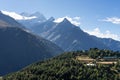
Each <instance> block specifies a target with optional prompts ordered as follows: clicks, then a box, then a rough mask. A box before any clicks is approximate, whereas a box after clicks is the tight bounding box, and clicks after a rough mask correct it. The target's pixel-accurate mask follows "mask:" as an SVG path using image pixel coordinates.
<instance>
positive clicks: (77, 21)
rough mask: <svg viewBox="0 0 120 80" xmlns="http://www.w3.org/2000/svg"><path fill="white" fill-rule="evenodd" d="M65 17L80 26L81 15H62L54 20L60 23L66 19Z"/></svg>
mask: <svg viewBox="0 0 120 80" xmlns="http://www.w3.org/2000/svg"><path fill="white" fill-rule="evenodd" d="M64 18H66V19H68V20H69V21H70V22H71V23H72V24H74V25H76V26H80V24H81V23H80V17H73V18H71V17H68V16H65V17H61V18H58V19H55V21H54V22H56V23H60V22H62V21H63V20H64Z"/></svg>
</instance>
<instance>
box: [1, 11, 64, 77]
mask: <svg viewBox="0 0 120 80" xmlns="http://www.w3.org/2000/svg"><path fill="white" fill-rule="evenodd" d="M62 52H63V50H62V49H61V48H59V47H58V46H57V45H55V44H54V43H52V42H50V41H48V40H45V39H43V38H42V37H39V36H36V35H34V34H32V33H30V32H28V31H27V30H26V29H25V28H24V26H22V25H21V24H19V23H18V22H16V20H14V19H12V18H11V17H9V16H6V15H4V14H2V13H1V12H0V76H1V75H5V74H7V73H10V72H14V71H17V70H19V69H21V68H23V67H25V66H27V65H28V64H31V63H33V62H36V61H39V60H44V59H46V58H50V57H53V56H55V55H58V54H60V53H62Z"/></svg>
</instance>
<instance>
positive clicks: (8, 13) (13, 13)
mask: <svg viewBox="0 0 120 80" xmlns="http://www.w3.org/2000/svg"><path fill="white" fill-rule="evenodd" d="M1 12H2V13H3V14H5V15H8V16H10V17H12V18H14V19H15V20H31V19H35V18H37V17H36V16H30V17H27V16H22V15H20V14H17V13H16V12H9V11H4V10H2V11H1Z"/></svg>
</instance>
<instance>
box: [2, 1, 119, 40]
mask: <svg viewBox="0 0 120 80" xmlns="http://www.w3.org/2000/svg"><path fill="white" fill-rule="evenodd" d="M0 10H7V11H14V12H18V13H21V12H29V13H33V12H36V11H39V12H41V13H43V14H44V15H45V16H46V17H47V18H49V17H51V16H53V17H55V18H59V17H64V16H69V17H76V16H77V17H80V20H79V22H80V23H81V24H80V27H81V28H82V29H84V30H86V31H87V32H89V33H91V34H92V33H93V34H95V31H96V32H98V33H96V34H98V35H101V36H102V35H103V36H104V35H106V36H114V37H115V36H117V38H119V37H120V36H119V35H120V32H119V30H120V0H0ZM119 39H120V38H119Z"/></svg>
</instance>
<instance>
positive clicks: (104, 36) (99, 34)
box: [84, 28, 120, 41]
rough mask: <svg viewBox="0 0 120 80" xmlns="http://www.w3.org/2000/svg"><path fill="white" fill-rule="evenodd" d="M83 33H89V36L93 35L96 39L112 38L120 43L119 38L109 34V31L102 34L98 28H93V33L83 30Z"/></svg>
mask: <svg viewBox="0 0 120 80" xmlns="http://www.w3.org/2000/svg"><path fill="white" fill-rule="evenodd" d="M84 31H85V32H87V33H89V34H90V35H95V36H97V37H101V38H112V39H114V40H118V41H120V36H118V35H116V34H113V33H111V32H110V31H109V30H107V31H105V33H102V32H101V31H100V29H99V28H95V29H94V30H93V31H89V30H84Z"/></svg>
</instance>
